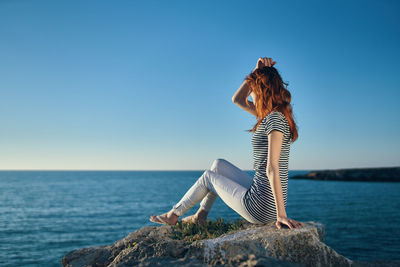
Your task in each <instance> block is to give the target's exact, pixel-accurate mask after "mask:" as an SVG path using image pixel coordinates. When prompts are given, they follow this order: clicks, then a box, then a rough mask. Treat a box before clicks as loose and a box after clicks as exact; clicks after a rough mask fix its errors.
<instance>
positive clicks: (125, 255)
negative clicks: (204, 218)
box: [62, 221, 353, 267]
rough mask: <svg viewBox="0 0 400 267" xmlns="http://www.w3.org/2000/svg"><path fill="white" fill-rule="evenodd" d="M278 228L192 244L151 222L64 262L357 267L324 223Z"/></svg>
mask: <svg viewBox="0 0 400 267" xmlns="http://www.w3.org/2000/svg"><path fill="white" fill-rule="evenodd" d="M303 223H304V226H303V227H302V228H295V229H289V228H282V229H277V228H276V226H275V224H274V222H271V223H269V224H265V225H254V224H250V223H248V222H246V221H245V222H244V223H243V225H244V229H243V230H237V231H232V232H228V233H225V234H223V235H221V236H219V237H217V238H214V239H205V240H196V241H194V242H188V241H184V240H175V239H172V238H171V234H172V231H173V229H174V226H170V225H162V226H146V227H143V228H141V229H139V230H137V231H135V232H132V233H130V234H129V235H128V236H126V237H125V238H123V239H121V240H119V241H117V242H115V243H114V244H113V245H110V246H101V247H90V248H83V249H78V250H73V251H71V252H69V253H68V254H67V255H65V257H64V258H63V259H62V264H63V266H68V267H75V266H92V267H96V266H108V267H117V266H118V267H120V266H210V265H211V266H212V265H225V266H242V267H245V266H353V261H351V260H349V259H347V258H345V257H344V256H342V255H340V254H338V253H337V252H336V251H334V250H333V249H332V248H330V247H329V246H327V245H326V244H324V243H323V238H324V236H325V226H324V225H323V224H321V223H317V222H312V221H310V222H303Z"/></svg>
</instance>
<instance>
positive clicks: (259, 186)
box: [244, 110, 292, 223]
mask: <svg viewBox="0 0 400 267" xmlns="http://www.w3.org/2000/svg"><path fill="white" fill-rule="evenodd" d="M272 130H278V131H280V132H282V133H283V140H282V147H281V154H280V158H279V176H280V179H281V184H282V193H283V200H284V205H285V207H286V201H287V184H288V165H289V151H290V141H291V138H292V136H291V133H290V127H289V123H288V121H287V119H286V117H285V115H284V114H283V113H282V112H280V111H277V110H275V111H272V112H271V113H269V114H268V115H267V116H265V117H264V119H263V120H262V121H261V123H260V124H259V126H258V128H257V130H256V131H255V132H254V133H253V136H252V139H251V143H252V146H253V158H254V170H255V174H254V178H253V184H252V185H251V187H250V188H249V189H248V190H247V192H246V194H245V197H244V203H245V207H246V209H247V211H248V212H249V213H250V214H251V215H253V217H254V218H255V219H257V220H258V221H260V222H262V223H268V222H270V221H275V220H276V207H275V199H274V195H273V193H272V190H271V186H270V183H269V180H268V177H267V174H266V169H267V158H268V134H269V133H270V132H271V131H272Z"/></svg>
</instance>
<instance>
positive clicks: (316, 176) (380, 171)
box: [290, 167, 400, 182]
mask: <svg viewBox="0 0 400 267" xmlns="http://www.w3.org/2000/svg"><path fill="white" fill-rule="evenodd" d="M290 179H311V180H332V181H362V182H400V167H382V168H353V169H336V170H320V171H311V172H308V173H307V174H297V175H293V176H291V177H290Z"/></svg>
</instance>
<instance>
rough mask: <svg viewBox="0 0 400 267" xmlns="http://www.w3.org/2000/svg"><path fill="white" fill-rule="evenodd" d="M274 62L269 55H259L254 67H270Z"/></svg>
mask: <svg viewBox="0 0 400 267" xmlns="http://www.w3.org/2000/svg"><path fill="white" fill-rule="evenodd" d="M275 64H276V61H273V60H272V58H271V57H260V58H259V59H258V60H257V66H256V68H255V69H260V68H262V67H272V66H273V65H275Z"/></svg>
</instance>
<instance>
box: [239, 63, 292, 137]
mask: <svg viewBox="0 0 400 267" xmlns="http://www.w3.org/2000/svg"><path fill="white" fill-rule="evenodd" d="M245 80H246V81H247V85H248V86H249V88H250V90H249V92H248V94H247V97H246V103H247V104H249V102H248V96H249V95H250V94H251V92H254V94H255V95H256V100H255V101H256V103H254V105H255V107H256V113H257V115H256V119H257V123H256V124H255V125H254V126H253V129H251V130H248V131H249V132H255V130H256V129H257V127H258V125H260V123H261V121H262V120H263V119H264V117H265V116H267V115H268V114H269V113H271V112H272V111H275V110H277V111H280V112H282V113H283V114H284V115H285V117H286V119H287V121H288V123H289V127H290V133H291V135H292V141H291V142H292V143H293V142H294V141H296V140H297V138H298V132H297V125H296V123H295V121H294V118H293V110H292V105H291V104H290V102H291V100H292V96H291V94H290V92H289V90H288V89H287V86H288V84H287V83H285V82H283V80H282V77H281V75H280V74H279V72H278V70H277V69H275V68H274V67H262V68H258V69H255V70H254V71H253V72H251V73H250V74H249V75H247V76H246V78H245Z"/></svg>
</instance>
